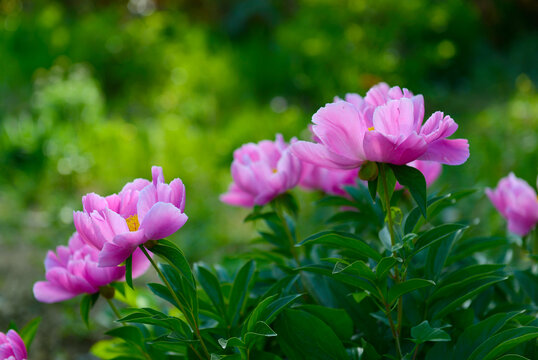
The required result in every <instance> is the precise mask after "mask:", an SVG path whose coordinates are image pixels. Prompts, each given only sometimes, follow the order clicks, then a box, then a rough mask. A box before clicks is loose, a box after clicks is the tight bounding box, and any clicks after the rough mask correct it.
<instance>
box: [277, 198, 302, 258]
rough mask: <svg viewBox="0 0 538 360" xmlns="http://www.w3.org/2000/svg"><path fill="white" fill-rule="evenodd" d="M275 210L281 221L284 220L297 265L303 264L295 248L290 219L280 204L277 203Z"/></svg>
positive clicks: (283, 223)
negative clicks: (289, 223)
mask: <svg viewBox="0 0 538 360" xmlns="http://www.w3.org/2000/svg"><path fill="white" fill-rule="evenodd" d="M275 212H276V215H277V216H278V218H279V219H280V221H281V222H282V226H284V231H285V232H286V236H287V237H288V242H289V246H290V252H291V255H292V256H293V258H294V259H295V262H296V263H297V266H301V263H300V261H299V256H298V255H297V249H296V248H295V240H294V239H293V235H292V234H291V230H290V227H289V226H288V221H287V220H286V217H285V216H284V214H283V211H282V208H281V206H280V205H279V204H275Z"/></svg>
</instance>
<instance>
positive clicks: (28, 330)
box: [18, 317, 41, 348]
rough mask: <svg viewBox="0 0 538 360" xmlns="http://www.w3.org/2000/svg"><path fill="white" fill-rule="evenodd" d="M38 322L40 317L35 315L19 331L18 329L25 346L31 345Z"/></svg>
mask: <svg viewBox="0 0 538 360" xmlns="http://www.w3.org/2000/svg"><path fill="white" fill-rule="evenodd" d="M40 323H41V318H40V317H36V318H34V319H32V320H30V321H29V322H28V324H26V325H25V326H24V327H23V328H22V329H21V330H20V331H18V333H19V336H20V337H21V338H22V340H23V341H24V344H26V347H27V348H30V346H31V345H32V342H33V341H34V338H35V334H36V333H37V329H38V328H39V324H40Z"/></svg>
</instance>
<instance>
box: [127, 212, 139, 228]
mask: <svg viewBox="0 0 538 360" xmlns="http://www.w3.org/2000/svg"><path fill="white" fill-rule="evenodd" d="M125 222H126V223H127V226H128V227H129V231H136V230H138V228H139V227H140V223H139V222H138V215H137V214H134V215H133V216H129V217H128V218H127V219H125Z"/></svg>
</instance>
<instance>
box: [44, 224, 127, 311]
mask: <svg viewBox="0 0 538 360" xmlns="http://www.w3.org/2000/svg"><path fill="white" fill-rule="evenodd" d="M98 257H99V251H98V250H97V249H95V248H94V247H92V246H90V245H87V244H85V243H84V242H83V241H82V240H81V239H80V236H79V235H78V234H77V233H74V234H73V236H71V238H70V239H69V246H58V247H57V248H56V253H54V252H52V251H49V252H48V254H47V257H46V259H45V269H46V274H45V277H46V279H47V281H38V282H36V283H35V284H34V296H35V298H36V299H37V300H38V301H41V302H44V303H54V302H59V301H64V300H68V299H71V298H73V297H75V296H77V295H80V294H84V293H86V294H94V293H96V292H98V291H99V288H100V287H101V286H105V285H108V284H110V283H111V282H113V281H118V280H121V279H123V278H124V276H125V267H106V268H103V267H99V266H98V264H97V261H98Z"/></svg>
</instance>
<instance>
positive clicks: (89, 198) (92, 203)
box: [82, 193, 108, 213]
mask: <svg viewBox="0 0 538 360" xmlns="http://www.w3.org/2000/svg"><path fill="white" fill-rule="evenodd" d="M107 207H108V202H107V201H106V199H105V198H104V197H102V196H100V195H97V194H96V193H89V194H86V195H84V196H83V197H82V208H83V209H84V211H85V212H87V213H91V212H92V211H94V210H96V211H101V210H104V209H106V208H107Z"/></svg>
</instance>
